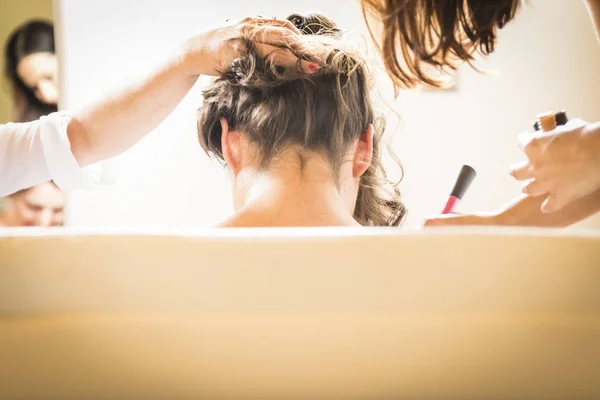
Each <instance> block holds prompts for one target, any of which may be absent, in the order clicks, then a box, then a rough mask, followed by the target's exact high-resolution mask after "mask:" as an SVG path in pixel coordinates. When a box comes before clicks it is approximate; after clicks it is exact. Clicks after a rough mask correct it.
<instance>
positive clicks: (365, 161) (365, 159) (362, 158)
mask: <svg viewBox="0 0 600 400" xmlns="http://www.w3.org/2000/svg"><path fill="white" fill-rule="evenodd" d="M374 134H375V127H374V126H373V124H369V126H368V127H367V129H366V130H365V131H364V132H363V133H361V134H360V137H359V138H358V142H357V144H356V150H355V152H354V165H353V167H352V175H353V176H354V177H355V178H360V177H361V176H362V174H364V173H365V172H366V171H367V169H369V166H370V165H371V160H372V159H373V135H374Z"/></svg>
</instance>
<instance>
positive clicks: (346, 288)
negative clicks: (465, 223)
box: [0, 230, 600, 399]
mask: <svg viewBox="0 0 600 400" xmlns="http://www.w3.org/2000/svg"><path fill="white" fill-rule="evenodd" d="M67 232H68V231H67ZM222 232H225V233H222ZM273 232H275V233H273ZM303 232H304V233H302V234H294V233H292V234H290V233H289V231H287V232H286V231H268V233H266V234H262V235H261V237H251V236H247V235H246V233H241V234H240V233H239V231H238V233H235V234H232V235H230V234H229V233H227V231H221V233H219V234H215V235H214V236H212V237H211V236H210V235H209V234H207V233H202V234H200V235H198V236H193V235H187V236H181V235H144V236H140V235H134V236H132V235H114V234H111V235H90V234H76V233H73V234H66V235H65V234H61V235H53V236H38V235H25V236H21V237H1V236H2V232H0V355H2V356H1V357H0V377H1V378H0V398H10V399H19V398H22V399H31V398H57V399H59V398H60V399H81V398H103V399H106V398H128V399H131V398H146V399H154V398H156V399H160V398H178V399H180V398H181V399H185V398H237V399H243V398H253V399H254V398H256V399H259V398H260V399H271V398H272V399H283V398H286V399H287V398H298V399H300V398H301V399H338V398H340V399H341V398H346V399H358V398H360V399H365V398H376V399H381V398H386V399H387V398H394V399H398V398H402V399H481V398H485V399H541V398H543V399H565V398H569V399H571V398H576V399H595V398H600V380H599V379H598V377H599V376H600V237H598V235H594V234H588V235H577V234H573V233H570V234H569V235H566V234H564V233H561V232H558V233H557V232H553V231H550V232H549V233H544V234H543V236H540V235H539V231H532V230H524V231H521V230H510V231H501V232H500V233H498V232H495V231H489V230H485V231H459V232H454V231H439V232H438V231H431V232H432V233H431V234H423V233H412V234H390V232H391V231H377V232H379V233H377V234H375V233H374V234H369V235H364V234H361V235H360V236H352V235H346V234H338V233H336V232H335V231H333V233H332V234H331V235H329V234H323V235H321V236H320V237H311V233H310V232H308V231H303ZM319 232H322V231H319ZM370 232H375V231H370ZM273 236H281V237H278V238H277V237H273Z"/></svg>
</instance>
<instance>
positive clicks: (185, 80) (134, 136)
mask: <svg viewBox="0 0 600 400" xmlns="http://www.w3.org/2000/svg"><path fill="white" fill-rule="evenodd" d="M196 80H197V76H193V75H190V74H188V73H186V72H184V71H183V69H182V68H181V67H180V65H179V63H177V62H175V61H173V62H170V63H168V64H167V65H165V66H163V67H162V68H160V69H159V70H158V71H157V72H156V73H154V74H152V75H151V76H150V77H148V78H147V79H145V80H144V81H143V82H141V83H139V84H137V85H135V86H132V87H130V88H128V89H126V90H124V91H121V92H120V93H117V94H116V95H115V96H113V97H111V98H109V99H106V100H104V101H100V102H98V103H96V104H94V105H92V106H90V107H87V108H85V109H83V110H80V111H79V112H75V113H74V115H73V121H72V122H71V124H69V127H68V130H67V135H68V137H69V141H70V143H71V151H72V153H73V155H74V156H75V159H76V160H77V162H78V163H79V165H81V166H83V165H88V164H93V163H95V162H98V161H101V160H104V159H106V158H109V157H113V156H115V155H118V154H120V153H122V152H123V151H125V150H127V149H129V148H130V147H132V146H133V145H135V144H136V143H137V142H138V141H139V140H140V139H142V138H143V137H144V136H146V135H147V134H148V133H149V132H150V131H151V130H153V129H154V128H156V127H157V126H158V125H159V124H160V123H161V122H162V121H163V120H164V119H165V118H166V117H167V116H168V115H169V114H170V113H171V112H172V111H173V110H174V109H175V107H176V106H177V105H178V104H179V103H180V102H181V100H182V99H183V98H184V97H185V95H186V94H187V93H188V92H189V91H190V89H191V88H192V87H193V86H194V83H195V82H196Z"/></svg>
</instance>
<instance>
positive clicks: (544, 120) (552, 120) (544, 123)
mask: <svg viewBox="0 0 600 400" xmlns="http://www.w3.org/2000/svg"><path fill="white" fill-rule="evenodd" d="M538 125H539V127H540V128H541V130H542V131H544V132H550V131H553V130H555V129H556V116H555V115H554V113H553V112H547V113H544V114H540V115H538Z"/></svg>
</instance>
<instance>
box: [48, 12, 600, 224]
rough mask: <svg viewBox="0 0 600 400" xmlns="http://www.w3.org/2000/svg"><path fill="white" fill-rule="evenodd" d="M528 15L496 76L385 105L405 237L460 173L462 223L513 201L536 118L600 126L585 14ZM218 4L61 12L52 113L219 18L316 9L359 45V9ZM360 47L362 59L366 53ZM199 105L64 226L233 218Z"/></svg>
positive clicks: (496, 61) (181, 114)
mask: <svg viewBox="0 0 600 400" xmlns="http://www.w3.org/2000/svg"><path fill="white" fill-rule="evenodd" d="M531 3H533V6H532V7H527V8H525V9H524V10H522V12H521V13H520V16H519V18H518V19H517V21H516V22H515V23H513V24H511V25H510V26H509V27H508V28H506V29H505V30H503V31H502V32H501V35H500V38H501V40H500V46H499V47H498V51H497V53H496V54H495V55H494V56H493V57H491V58H490V59H489V60H488V61H487V62H486V63H485V64H483V66H485V67H486V68H487V69H488V70H491V69H494V70H496V71H495V72H496V76H494V77H490V76H485V75H481V74H477V73H475V72H472V71H470V70H468V69H462V70H461V71H460V72H459V76H458V79H459V82H458V85H459V86H458V89H457V90H456V91H453V92H420V91H415V92H403V93H402V94H401V95H400V97H399V99H398V100H396V101H395V102H394V103H393V107H394V108H395V109H396V110H397V111H398V112H399V113H400V115H401V116H402V118H403V119H404V123H405V124H404V127H403V129H401V130H399V131H397V132H395V142H394V148H395V150H396V153H397V154H398V155H399V156H400V158H401V160H402V162H403V165H404V167H405V172H406V177H405V179H404V181H403V183H402V186H401V187H402V190H403V193H404V195H405V200H406V202H407V204H408V206H409V208H410V213H409V221H408V222H409V225H411V226H414V225H418V224H420V223H421V221H422V219H423V218H424V217H425V216H426V215H428V214H432V213H436V212H438V211H439V209H440V208H441V207H442V205H443V201H444V199H445V197H446V194H447V192H448V191H449V189H450V186H451V184H452V183H453V180H454V178H455V176H456V174H457V173H458V170H459V168H460V166H461V165H462V164H463V163H469V164H471V165H473V166H474V167H475V168H476V169H477V170H478V172H479V176H478V178H477V179H476V181H475V183H474V185H473V187H472V189H471V190H470V191H469V193H468V194H467V196H466V198H465V201H464V203H463V207H462V209H463V210H471V209H482V210H489V209H494V208H496V207H499V206H500V205H502V203H504V202H505V201H507V200H509V199H511V198H513V197H515V196H516V195H517V194H518V193H519V185H518V184H517V183H515V182H513V181H512V179H511V178H510V177H509V176H508V167H509V165H510V164H511V163H512V162H514V161H518V160H519V159H520V157H521V154H520V152H519V150H518V149H517V148H516V136H517V134H518V133H519V132H520V131H522V130H525V129H529V127H530V125H531V122H532V120H533V119H534V118H535V115H536V114H537V113H538V112H541V111H546V110H547V109H559V108H566V109H567V110H568V112H569V115H570V116H571V117H574V116H581V117H584V118H588V119H600V109H599V108H600V107H599V106H598V101H597V100H596V94H597V93H598V92H599V91H600V80H599V78H598V75H595V73H596V72H597V71H598V70H600V49H599V48H598V46H596V43H595V42H594V37H593V34H592V30H591V27H590V24H589V21H588V20H587V15H586V14H585V10H584V7H583V5H582V4H581V3H580V2H577V1H568V2H567V1H565V0H534V1H532V2H531ZM219 4H220V5H221V6H220V7H219V9H218V10H217V9H216V7H215V3H214V2H208V1H197V0H171V1H168V2H166V1H159V0H128V1H122V0H121V1H117V0H103V1H102V2H87V1H86V2H82V1H78V0H59V1H58V5H57V11H58V18H57V19H58V20H59V23H60V24H61V28H60V32H59V36H60V41H61V48H60V49H59V51H60V52H61V53H62V56H63V65H62V67H61V73H62V77H63V79H62V102H63V106H64V107H65V108H73V107H76V106H78V105H81V104H83V103H87V102H89V101H91V100H93V99H94V98H96V97H98V96H99V95H100V94H102V93H105V92H106V91H108V90H111V89H113V88H114V87H115V85H117V84H121V83H124V82H128V81H129V80H131V79H135V78H136V77H139V76H141V75H143V74H144V73H145V72H147V71H148V70H149V69H151V67H152V66H153V65H155V64H156V63H157V62H160V60H161V59H163V58H164V57H165V56H166V55H168V53H169V51H171V50H172V48H173V46H174V44H176V43H177V42H178V41H179V40H180V39H181V38H182V37H184V36H186V35H189V34H190V33H193V32H196V31H199V30H203V29H206V28H208V27H210V26H214V25H215V24H220V23H222V22H223V21H224V20H225V19H227V18H235V17H241V16H244V15H257V14H260V15H263V16H275V15H278V16H285V15H286V14H287V13H289V12H298V11H305V10H315V9H316V10H320V11H322V12H324V13H326V14H328V15H329V16H331V17H332V18H333V19H335V20H336V21H337V22H338V23H339V25H340V26H342V27H344V28H352V29H356V30H357V31H358V32H359V33H362V34H365V33H366V30H365V27H364V23H363V22H362V17H361V13H360V8H359V5H358V3H357V2H356V1H353V2H349V1H344V0H310V1H306V2H304V3H303V5H302V6H293V5H289V3H288V2H282V1H275V0H258V1H253V2H248V1H245V0H223V1H221V2H220V3H219ZM567 4H569V6H567ZM362 42H363V46H364V43H367V42H368V40H367V39H362ZM371 54H373V52H372V51H371ZM498 71H499V72H498ZM379 81H380V83H381V87H380V92H381V93H383V95H384V97H385V98H390V94H391V86H390V85H389V82H388V81H387V80H386V79H382V78H381V77H380V79H379ZM199 104H200V89H199V87H198V88H196V89H194V90H193V91H192V92H191V93H190V95H189V96H188V98H186V100H185V101H184V102H183V103H182V104H181V105H180V107H179V108H178V109H177V110H176V112H175V113H174V114H173V115H172V116H171V117H170V118H169V119H168V120H167V121H165V123H163V124H162V125H161V126H160V127H159V128H158V129H156V130H155V131H154V132H153V133H152V134H151V135H150V136H149V137H148V138H147V139H145V140H144V141H142V142H141V143H140V144H139V145H138V146H136V147H135V148H134V149H133V150H131V151H129V152H128V153H126V154H124V155H122V156H120V157H117V158H115V159H113V160H110V161H107V162H105V163H104V165H103V173H104V177H105V180H106V181H107V182H109V183H110V184H111V185H110V186H107V188H106V189H102V190H100V191H99V192H93V193H89V192H81V193H75V194H73V195H72V196H71V199H70V212H69V220H70V222H71V223H73V224H76V225H96V226H105V225H138V226H139V225H189V226H193V225H199V224H204V223H207V222H210V221H214V220H217V219H219V218H221V217H223V216H224V215H226V214H227V213H228V212H230V210H231V205H230V204H231V203H230V196H229V189H228V182H227V179H226V176H225V174H224V172H223V170H222V168H221V167H220V166H219V165H217V164H215V163H211V162H209V161H208V159H207V157H206V156H205V155H204V154H203V152H202V151H201V149H200V146H199V145H198V143H197V139H196V132H195V110H196V108H197V107H198V105H199ZM393 125H394V124H393V123H392V126H393ZM596 226H600V224H598V223H596Z"/></svg>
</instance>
